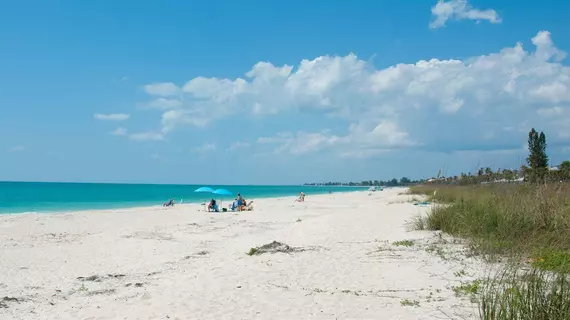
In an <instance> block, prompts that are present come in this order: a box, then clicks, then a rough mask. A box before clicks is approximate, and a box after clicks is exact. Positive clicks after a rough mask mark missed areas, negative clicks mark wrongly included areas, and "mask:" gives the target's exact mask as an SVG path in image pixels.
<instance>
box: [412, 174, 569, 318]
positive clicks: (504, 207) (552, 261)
mask: <svg viewBox="0 0 570 320" xmlns="http://www.w3.org/2000/svg"><path fill="white" fill-rule="evenodd" d="M435 191H437V192H435ZM410 193H413V194H423V195H426V196H428V198H429V200H430V201H433V202H436V203H437V204H436V205H434V206H433V207H432V209H431V210H430V212H428V214H427V216H424V217H418V218H417V219H416V221H415V222H414V225H415V226H417V227H422V228H424V229H429V230H441V231H443V232H446V233H449V234H452V235H454V236H459V237H463V238H465V239H467V240H468V243H469V245H470V247H471V249H472V250H473V252H474V253H478V254H482V255H485V256H486V257H501V258H502V257H506V258H508V259H507V261H508V262H510V264H507V265H506V266H507V267H506V268H507V269H505V270H504V271H503V272H502V273H501V274H500V275H499V276H495V277H493V278H491V277H489V278H487V279H483V280H482V281H477V282H473V283H467V284H462V285H461V286H458V287H455V288H454V291H455V292H456V294H469V295H470V296H471V297H472V298H474V300H477V302H478V304H479V314H480V318H481V319H484V320H503V319H504V320H507V319H509V320H511V319H512V320H517V319H528V320H534V319H536V320H547V319H548V320H559V319H560V320H561V319H570V285H569V280H568V279H569V278H568V277H569V275H570V232H569V231H570V186H569V185H568V184H548V185H546V184H526V183H525V184H489V185H477V186H414V187H411V188H410ZM520 263H525V266H526V269H528V271H526V272H521V268H520ZM513 264H514V266H513ZM529 267H530V268H529ZM475 298H476V299H475Z"/></svg>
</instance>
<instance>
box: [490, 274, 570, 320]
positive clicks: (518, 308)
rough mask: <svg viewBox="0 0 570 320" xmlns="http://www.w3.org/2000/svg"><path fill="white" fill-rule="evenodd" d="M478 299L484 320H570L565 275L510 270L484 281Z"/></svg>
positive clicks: (569, 300)
mask: <svg viewBox="0 0 570 320" xmlns="http://www.w3.org/2000/svg"><path fill="white" fill-rule="evenodd" d="M481 290H482V292H481V296H480V297H479V299H480V301H479V316H480V319H483V320H519V319H520V320H523V319H524V320H527V319H528V320H534V319H536V320H563V319H564V320H565V319H570V283H569V280H568V276H567V274H565V273H552V272H547V271H544V270H540V269H534V268H533V269H531V270H530V271H528V272H525V273H522V274H521V273H520V272H516V271H515V270H513V269H509V270H507V271H505V272H503V273H501V274H499V275H497V276H496V277H494V278H493V279H492V281H487V282H486V284H485V285H483V288H482V289H481Z"/></svg>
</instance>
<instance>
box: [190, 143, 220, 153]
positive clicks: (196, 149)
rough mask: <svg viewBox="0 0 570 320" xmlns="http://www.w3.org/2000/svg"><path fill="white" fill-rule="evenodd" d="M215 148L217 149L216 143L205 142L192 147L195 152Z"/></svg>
mask: <svg viewBox="0 0 570 320" xmlns="http://www.w3.org/2000/svg"><path fill="white" fill-rule="evenodd" d="M216 149H217V146H216V144H214V143H205V144H203V145H202V146H200V147H197V148H194V151H196V152H210V151H215V150H216Z"/></svg>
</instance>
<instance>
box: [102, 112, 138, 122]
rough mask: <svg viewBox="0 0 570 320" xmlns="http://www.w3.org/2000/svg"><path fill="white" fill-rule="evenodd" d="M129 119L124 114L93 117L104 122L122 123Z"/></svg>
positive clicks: (127, 115) (128, 116)
mask: <svg viewBox="0 0 570 320" xmlns="http://www.w3.org/2000/svg"><path fill="white" fill-rule="evenodd" d="M130 117H131V115H129V114H126V113H110V114H102V113H96V114H94V115H93V118H95V119H97V120H105V121H124V120H127V119H129V118H130Z"/></svg>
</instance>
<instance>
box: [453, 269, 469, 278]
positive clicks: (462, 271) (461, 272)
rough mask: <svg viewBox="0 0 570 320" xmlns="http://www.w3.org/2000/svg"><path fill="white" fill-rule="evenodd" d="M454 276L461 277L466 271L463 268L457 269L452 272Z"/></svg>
mask: <svg viewBox="0 0 570 320" xmlns="http://www.w3.org/2000/svg"><path fill="white" fill-rule="evenodd" d="M453 275H454V276H456V277H463V276H466V275H467V272H465V270H459V271H455V272H454V273H453Z"/></svg>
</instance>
